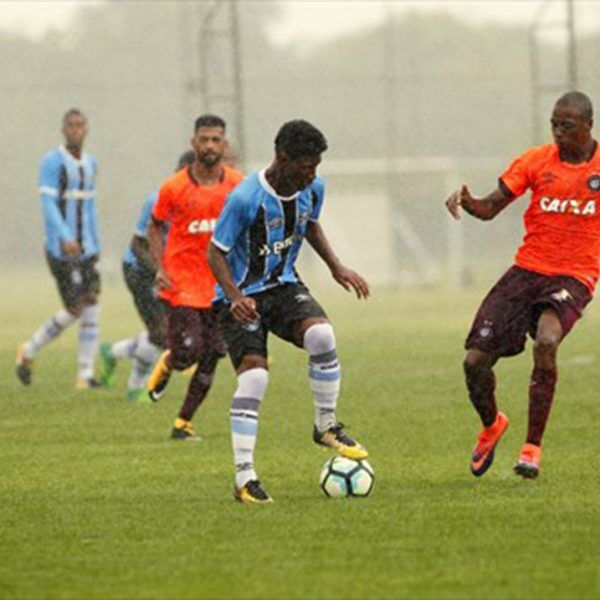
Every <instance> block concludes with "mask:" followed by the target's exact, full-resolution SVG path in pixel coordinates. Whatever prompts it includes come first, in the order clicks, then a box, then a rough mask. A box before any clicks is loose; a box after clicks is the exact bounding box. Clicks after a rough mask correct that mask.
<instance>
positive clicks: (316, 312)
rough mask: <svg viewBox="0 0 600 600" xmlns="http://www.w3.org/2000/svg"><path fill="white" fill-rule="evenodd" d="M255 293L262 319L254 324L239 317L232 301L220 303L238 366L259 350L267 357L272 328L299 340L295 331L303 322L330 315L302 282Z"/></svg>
mask: <svg viewBox="0 0 600 600" xmlns="http://www.w3.org/2000/svg"><path fill="white" fill-rule="evenodd" d="M252 297H253V298H254V300H256V308H257V310H258V312H259V314H260V321H258V322H257V323H253V324H252V325H242V324H241V323H239V322H238V321H236V320H235V319H234V318H233V316H232V314H231V311H230V306H229V305H228V304H225V303H224V302H221V303H219V304H217V306H216V309H217V315H218V317H219V324H220V326H221V331H222V332H223V337H224V338H225V341H226V342H227V347H228V349H229V356H230V358H231V362H232V363H233V366H234V367H235V368H236V369H237V368H238V367H239V365H240V363H241V362H242V359H243V358H244V356H248V355H250V354H256V355H258V356H264V357H265V358H266V357H267V334H268V332H269V331H271V332H272V333H274V334H275V335H276V336H277V337H280V338H281V339H283V340H285V341H286V342H291V343H292V344H296V340H295V339H294V333H295V329H296V326H297V325H298V324H299V323H302V321H305V320H306V319H310V318H315V317H322V318H327V315H326V313H325V311H324V310H323V308H321V305H320V304H319V303H318V302H317V301H316V300H315V299H314V298H313V297H312V296H311V294H310V292H309V291H308V288H307V287H305V286H304V285H302V284H297V285H281V286H277V287H275V288H272V289H270V290H267V291H266V292H262V293H260V294H255V295H253V296H252Z"/></svg>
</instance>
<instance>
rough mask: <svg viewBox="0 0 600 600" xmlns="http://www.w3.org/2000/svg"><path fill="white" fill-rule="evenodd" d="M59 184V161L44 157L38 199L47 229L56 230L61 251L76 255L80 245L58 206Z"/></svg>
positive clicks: (68, 254) (79, 251) (78, 252)
mask: <svg viewBox="0 0 600 600" xmlns="http://www.w3.org/2000/svg"><path fill="white" fill-rule="evenodd" d="M59 186H60V163H59V162H58V161H54V160H52V159H51V158H46V159H45V160H44V161H43V162H42V165H41V168H40V201H41V203H42V212H43V215H44V224H45V226H46V230H47V231H56V232H57V233H58V238H59V240H60V245H61V248H62V251H63V252H64V253H65V254H66V255H67V256H72V257H77V256H79V255H80V254H81V246H80V245H79V242H77V240H76V239H74V238H73V236H72V234H71V231H70V229H69V226H68V225H67V222H66V220H65V219H64V218H63V216H62V214H61V213H60V210H59V208H58V200H59V198H58V193H59V192H58V190H59Z"/></svg>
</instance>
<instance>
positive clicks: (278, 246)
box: [258, 235, 296, 256]
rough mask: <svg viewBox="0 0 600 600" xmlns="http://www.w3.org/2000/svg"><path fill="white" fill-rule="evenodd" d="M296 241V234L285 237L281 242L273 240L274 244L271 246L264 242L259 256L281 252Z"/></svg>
mask: <svg viewBox="0 0 600 600" xmlns="http://www.w3.org/2000/svg"><path fill="white" fill-rule="evenodd" d="M295 241H296V236H295V235H290V237H287V238H285V240H281V241H279V242H273V246H272V247H269V244H263V246H262V248H261V249H260V250H259V251H258V254H259V256H270V255H271V254H281V253H282V252H283V251H284V250H286V249H287V248H290V247H291V246H292V244H293V243H294V242H295Z"/></svg>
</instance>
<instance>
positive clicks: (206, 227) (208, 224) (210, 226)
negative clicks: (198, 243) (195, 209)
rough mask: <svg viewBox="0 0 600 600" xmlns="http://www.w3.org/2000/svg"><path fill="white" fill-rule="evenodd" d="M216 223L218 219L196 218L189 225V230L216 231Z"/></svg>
mask: <svg viewBox="0 0 600 600" xmlns="http://www.w3.org/2000/svg"><path fill="white" fill-rule="evenodd" d="M216 224H217V220H216V219H195V220H194V221H192V222H191V223H190V224H189V225H188V231H189V232H190V233H210V232H211V231H214V229H215V225H216Z"/></svg>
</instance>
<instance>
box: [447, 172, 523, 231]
mask: <svg viewBox="0 0 600 600" xmlns="http://www.w3.org/2000/svg"><path fill="white" fill-rule="evenodd" d="M513 198H514V196H513V194H512V193H511V191H510V190H509V189H508V188H507V187H506V185H504V183H502V180H500V182H499V183H498V187H497V188H496V189H495V190H494V191H493V192H490V193H489V194H488V195H487V196H484V197H483V198H475V197H474V196H472V195H471V192H470V191H469V188H468V187H467V186H466V185H463V186H462V187H461V188H460V190H456V191H455V192H453V193H452V194H451V195H450V197H449V198H448V199H447V200H446V208H447V209H448V211H449V212H450V214H451V215H452V216H453V217H454V218H455V219H456V220H457V221H458V220H460V218H461V213H460V209H461V207H462V208H463V209H464V210H465V211H466V212H467V213H469V214H470V215H471V216H472V217H475V218H476V219H480V220H481V221H490V220H491V219H493V218H494V217H495V216H496V215H497V214H498V213H500V212H501V211H502V210H504V209H505V208H506V207H507V206H508V205H509V204H510V203H511V201H512V200H513Z"/></svg>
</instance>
